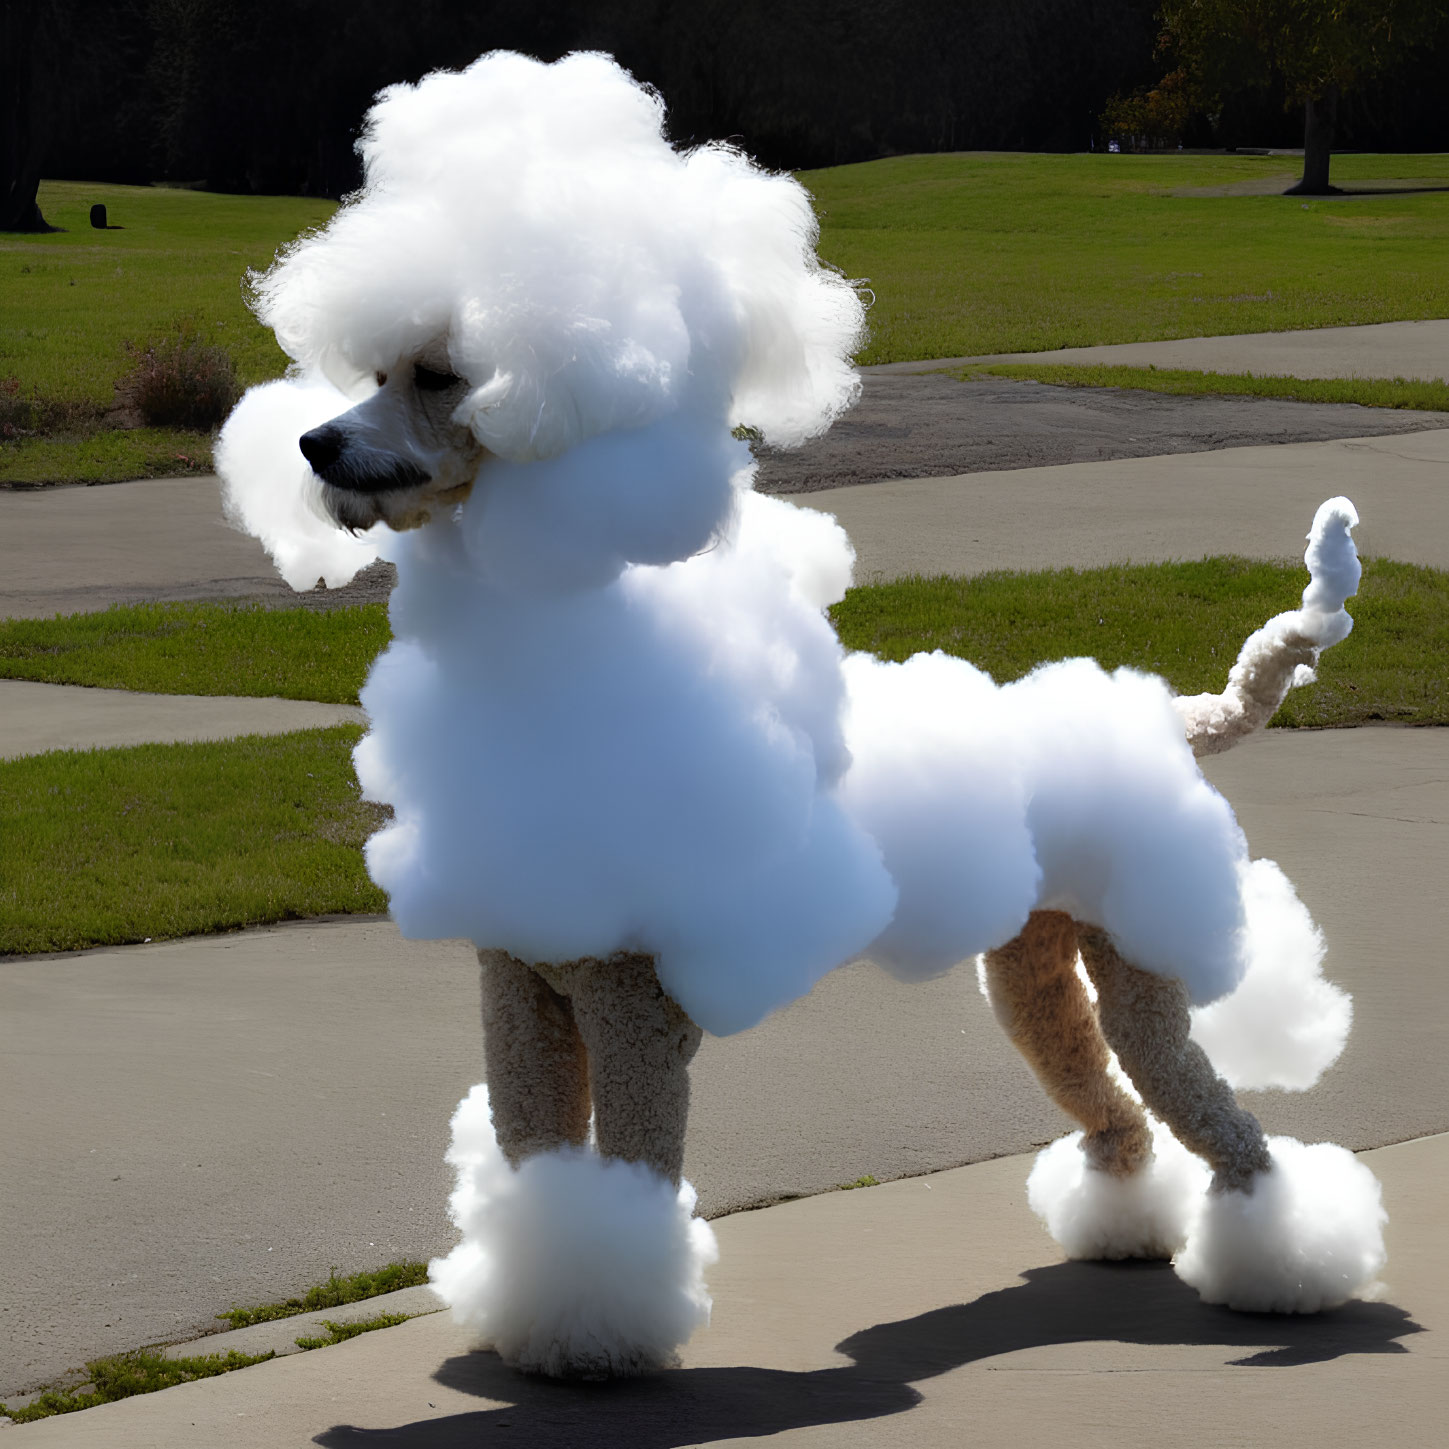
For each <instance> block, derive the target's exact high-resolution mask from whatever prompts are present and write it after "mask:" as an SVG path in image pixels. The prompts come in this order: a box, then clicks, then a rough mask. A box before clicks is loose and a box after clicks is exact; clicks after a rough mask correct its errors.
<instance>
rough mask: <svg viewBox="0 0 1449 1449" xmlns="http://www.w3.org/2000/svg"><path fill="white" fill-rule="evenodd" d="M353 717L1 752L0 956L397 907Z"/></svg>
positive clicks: (191, 933) (156, 938)
mask: <svg viewBox="0 0 1449 1449" xmlns="http://www.w3.org/2000/svg"><path fill="white" fill-rule="evenodd" d="M360 734H361V731H360V730H359V729H357V728H356V727H355V726H340V727H337V728H333V729H323V730H304V731H299V732H298V733H295V734H288V735H277V736H250V737H247V738H245V739H240V740H232V741H228V742H226V743H222V744H210V743H208V744H184V745H139V746H136V747H135V748H131V749H117V750H88V751H59V750H58V751H53V752H51V753H49V754H44V755H35V756H30V757H28V758H23V759H18V760H8V761H4V762H0V955H4V954H6V953H11V952H14V953H21V952H32V951H70V950H76V949H79V948H81V947H85V946H102V945H114V944H119V943H122V942H127V941H144V940H145V939H146V938H147V937H150V938H151V939H152V940H160V939H162V938H165V937H173V936H189V935H196V934H198V933H201V932H206V931H217V930H227V929H230V928H234V927H238V926H245V925H256V924H264V923H267V922H274V921H282V920H289V919H293V918H297V917H305V916H320V915H330V914H333V913H337V912H380V911H384V910H386V909H387V903H386V901H385V899H384V897H383V894H382V892H381V891H379V890H378V889H377V887H376V886H374V885H373V884H372V882H371V881H370V880H369V879H368V878H367V872H366V870H365V869H364V866H363V861H362V854H361V845H362V842H363V841H364V840H365V839H366V838H367V836H368V835H369V834H371V833H372V831H373V830H375V829H376V828H377V826H378V825H379V824H380V822H381V819H382V811H381V810H380V809H379V808H378V807H377V806H374V805H369V804H366V803H365V802H363V801H362V800H360V799H359V798H358V787H357V781H356V778H355V776H354V775H353V772H352V760H351V748H352V746H353V744H355V743H356V741H357V739H358V737H359V735H360Z"/></svg>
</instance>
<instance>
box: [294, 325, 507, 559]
mask: <svg viewBox="0 0 1449 1449" xmlns="http://www.w3.org/2000/svg"><path fill="white" fill-rule="evenodd" d="M376 382H377V391H376V392H375V393H373V395H372V396H371V397H369V398H367V399H366V400H364V401H363V402H360V403H358V404H357V406H356V407H354V408H350V409H349V410H348V411H346V412H344V413H342V414H340V415H339V416H337V417H335V418H332V419H330V420H329V421H327V422H325V423H323V424H321V426H319V427H315V428H312V429H310V430H309V431H308V432H305V433H303V434H302V436H301V439H300V440H299V446H300V447H301V450H302V455H303V457H304V458H306V460H307V464H308V466H309V467H310V468H311V469H312V472H313V473H314V474H315V475H316V477H317V480H318V482H319V483H320V484H321V494H320V498H319V501H320V503H321V505H322V507H323V508H324V509H325V510H326V512H327V513H328V514H329V515H330V516H331V518H332V519H333V520H334V521H335V522H337V523H338V524H340V525H341V526H342V527H343V528H346V529H347V530H348V531H349V532H353V533H355V532H357V531H358V530H360V529H366V528H370V527H371V526H372V525H373V524H374V523H386V524H387V525H389V527H391V528H394V529H397V530H399V531H401V530H403V529H407V528H413V527H416V526H417V525H419V524H422V523H426V522H427V521H428V520H429V518H430V517H431V516H432V514H433V512H434V511H435V510H436V509H437V508H438V507H439V506H446V505H451V504H456V503H461V502H462V501H463V500H464V499H465V498H467V496H468V494H469V493H470V492H471V491H472V488H473V481H474V478H475V477H476V475H477V472H478V468H479V466H480V465H481V463H482V461H483V459H484V458H485V457H486V456H487V450H486V449H485V448H484V447H483V446H482V444H481V443H479V442H478V440H477V438H475V437H474V435H473V433H472V431H471V429H469V428H468V427H467V425H466V424H465V423H463V422H460V421H459V420H458V419H457V417H456V416H455V414H456V413H457V411H458V408H459V407H460V405H461V404H462V403H463V402H464V400H465V399H466V397H467V395H468V393H469V390H470V389H469V385H468V382H467V380H466V379H465V378H462V377H459V376H458V374H457V373H455V372H454V371H453V370H452V366H451V363H450V362H449V359H448V356H447V351H446V347H445V346H444V345H442V344H437V345H434V346H433V347H430V348H425V349H424V350H423V352H422V354H421V355H419V356H415V357H405V358H400V359H399V360H398V361H397V362H396V363H394V364H393V365H392V366H391V367H390V368H389V369H388V370H387V371H386V372H381V371H380V372H378V374H377V377H376Z"/></svg>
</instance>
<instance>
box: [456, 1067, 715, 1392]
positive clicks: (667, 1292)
mask: <svg viewBox="0 0 1449 1449" xmlns="http://www.w3.org/2000/svg"><path fill="white" fill-rule="evenodd" d="M448 1161H449V1162H450V1163H452V1165H453V1166H454V1167H455V1168H456V1169H457V1174H458V1178H457V1187H456V1189H455V1191H454V1192H453V1195H452V1198H451V1199H450V1202H449V1209H450V1212H451V1215H452V1218H453V1221H454V1223H455V1224H456V1225H457V1227H458V1228H459V1230H460V1231H461V1232H462V1234H463V1241H462V1242H461V1243H459V1244H458V1246H457V1247H456V1248H455V1249H454V1250H453V1251H452V1252H451V1253H450V1254H449V1255H448V1256H447V1257H446V1258H439V1259H434V1260H433V1262H432V1263H430V1264H429V1265H428V1271H429V1276H430V1277H431V1279H432V1281H433V1284H434V1286H435V1287H436V1288H437V1290H438V1292H439V1293H440V1294H441V1295H442V1297H443V1299H444V1300H445V1301H446V1302H447V1303H448V1304H449V1305H450V1306H451V1308H452V1310H453V1316H454V1318H456V1319H457V1320H458V1321H459V1322H460V1323H462V1324H464V1325H466V1326H467V1327H469V1328H470V1329H472V1330H473V1332H474V1333H475V1334H476V1335H477V1338H478V1341H479V1342H480V1344H482V1345H484V1346H487V1347H491V1348H494V1349H496V1350H497V1352H498V1354H499V1355H500V1357H502V1358H503V1359H504V1361H505V1362H507V1363H510V1364H513V1365H514V1366H515V1367H517V1368H520V1369H524V1370H527V1371H530V1372H534V1373H542V1374H548V1375H551V1376H553V1377H558V1378H564V1377H587V1378H602V1377H622V1376H628V1375H633V1374H640V1373H647V1372H649V1371H651V1370H653V1369H658V1368H665V1367H669V1366H671V1365H673V1364H674V1363H677V1362H678V1349H679V1347H680V1345H682V1344H683V1343H684V1342H685V1341H686V1340H688V1338H689V1337H690V1335H691V1334H692V1333H693V1332H694V1331H695V1329H697V1328H699V1327H701V1326H702V1325H704V1324H706V1323H708V1321H709V1311H710V1298H709V1294H708V1292H707V1291H706V1289H705V1285H704V1270H705V1268H706V1267H707V1266H708V1265H709V1264H710V1263H712V1262H714V1261H715V1259H716V1258H717V1257H718V1250H717V1248H716V1246H715V1238H714V1234H713V1232H711V1230H710V1227H709V1224H708V1223H706V1222H704V1221H703V1220H702V1219H699V1218H696V1217H694V1216H693V1212H694V1203H695V1194H694V1189H693V1188H692V1187H690V1185H689V1184H688V1183H683V1184H681V1186H680V1187H679V1188H677V1189H676V1188H675V1187H674V1185H673V1184H672V1183H671V1182H670V1181H669V1180H668V1179H667V1178H665V1177H663V1176H661V1175H660V1174H659V1173H658V1172H656V1171H654V1170H653V1169H652V1168H650V1167H647V1166H645V1165H644V1164H643V1163H639V1162H625V1161H623V1160H621V1159H619V1158H607V1157H601V1156H599V1154H598V1153H596V1152H595V1151H593V1150H592V1149H590V1148H586V1147H563V1148H558V1149H555V1150H553V1151H550V1152H542V1153H538V1154H536V1155H534V1156H532V1157H528V1158H526V1159H525V1160H524V1161H523V1162H522V1163H521V1164H520V1166H519V1167H518V1168H517V1170H515V1169H513V1168H511V1167H509V1165H508V1163H507V1162H506V1161H505V1160H504V1158H503V1155H502V1153H501V1152H500V1151H499V1150H498V1147H497V1144H496V1143H495V1141H494V1137H493V1127H492V1123H491V1121H490V1119H489V1113H488V1094H487V1091H486V1089H485V1088H483V1087H481V1086H479V1087H474V1088H473V1090H472V1092H470V1093H469V1095H468V1096H467V1097H466V1098H465V1099H464V1101H463V1102H462V1103H461V1104H460V1106H459V1108H458V1110H457V1112H456V1113H455V1114H454V1117H453V1142H452V1146H451V1147H450V1149H449V1152H448Z"/></svg>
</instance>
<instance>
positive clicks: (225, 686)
mask: <svg viewBox="0 0 1449 1449" xmlns="http://www.w3.org/2000/svg"><path fill="white" fill-rule="evenodd" d="M389 637H390V631H389V627H388V622H387V611H386V609H385V608H384V607H383V606H382V605H381V604H354V605H349V606H347V607H344V608H340V609H331V610H326V611H315V612H314V611H313V610H311V609H268V608H265V607H262V606H260V605H254V604H127V605H115V606H113V607H111V608H109V609H106V610H103V611H101V612H98V613H91V614H68V615H57V616H56V617H55V618H53V619H6V620H0V679H33V680H39V681H42V682H44V683H48V684H87V685H94V686H98V687H101V688H105V689H133V690H141V691H145V692H148V693H153V694H240V695H253V696H257V695H278V696H280V697H281V698H283V699H313V700H321V701H322V702H324V703H330V704H356V703H357V692H358V690H359V689H360V688H361V687H362V682H363V680H364V679H365V678H366V676H367V670H368V668H369V666H370V665H371V663H372V661H373V659H374V658H376V656H377V655H378V653H379V652H380V651H381V650H382V649H383V648H384V646H385V645H386V644H387V642H388V639H389Z"/></svg>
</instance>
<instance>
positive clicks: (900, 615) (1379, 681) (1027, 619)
mask: <svg viewBox="0 0 1449 1449" xmlns="http://www.w3.org/2000/svg"><path fill="white" fill-rule="evenodd" d="M1307 582H1308V575H1307V571H1306V570H1305V569H1304V568H1303V567H1302V566H1301V565H1293V564H1286V563H1285V564H1275V563H1259V562H1251V561H1249V560H1246V559H1234V558H1214V559H1204V560H1202V561H1200V562H1197V563H1174V564H1152V565H1135V566H1130V567H1129V566H1126V565H1122V566H1117V567H1112V568H1101V569H1087V570H1080V571H1079V570H1076V569H1062V570H1052V571H1048V572H1041V573H1027V574H1014V573H998V574H983V575H981V576H979V577H977V578H972V579H959V578H930V579H920V578H916V579H902V580H898V581H896V582H894V583H888V584H879V585H875V586H873V587H871V588H863V589H852V590H851V591H850V593H848V594H847V595H846V597H845V598H844V600H843V601H842V602H841V603H839V604H837V605H836V606H835V608H834V609H833V610H832V611H831V615H832V618H833V619H834V621H835V625H836V627H837V629H838V630H839V632H840V636H841V639H842V640H843V641H844V642H845V643H846V645H847V646H848V647H849V648H852V649H868V650H871V651H872V652H874V653H876V654H878V655H880V656H881V657H882V658H885V659H895V660H900V659H905V658H907V657H909V656H910V655H911V654H914V653H916V652H917V651H918V650H922V649H926V650H930V649H941V650H944V651H945V652H946V653H948V654H955V655H959V656H961V657H963V658H966V659H969V660H970V661H971V662H972V663H973V664H976V665H977V666H979V667H980V668H982V669H984V670H986V671H987V673H989V674H991V675H992V676H993V677H994V678H995V679H997V680H998V681H1001V682H1005V681H1007V680H1011V679H1019V678H1020V677H1021V676H1022V675H1023V674H1026V673H1027V672H1028V671H1029V670H1030V669H1032V668H1033V667H1034V666H1035V665H1037V664H1039V663H1042V662H1046V661H1049V660H1055V659H1066V658H1071V657H1074V656H1080V655H1089V656H1091V657H1092V658H1095V659H1097V660H1099V661H1100V662H1101V663H1102V664H1103V665H1104V666H1106V667H1107V668H1108V669H1113V668H1116V667H1118V666H1119V665H1124V664H1125V665H1131V666H1133V667H1134V668H1138V669H1145V670H1149V671H1151V672H1152V673H1154V674H1160V675H1162V676H1163V677H1164V678H1165V679H1166V680H1167V681H1168V682H1169V683H1170V684H1171V685H1172V686H1173V688H1174V689H1176V690H1177V691H1178V692H1179V693H1182V694H1198V693H1202V692H1205V691H1218V690H1221V689H1222V688H1223V687H1224V686H1225V685H1226V683H1227V676H1228V670H1229V669H1230V668H1231V667H1232V663H1233V661H1234V659H1236V658H1237V653H1238V649H1239V647H1240V646H1241V644H1242V642H1243V640H1244V639H1245V638H1247V636H1248V635H1249V634H1250V633H1251V632H1252V631H1253V630H1254V629H1256V628H1258V627H1259V626H1260V625H1262V624H1263V623H1265V622H1266V621H1267V620H1268V619H1269V618H1270V617H1271V616H1272V615H1274V614H1276V613H1280V612H1282V611H1283V610H1285V609H1291V608H1296V607H1297V605H1298V602H1299V596H1300V595H1301V593H1302V590H1303V587H1304V585H1305V584H1306V583H1307ZM1348 607H1349V612H1350V613H1351V614H1352V615H1353V616H1354V619H1355V621H1356V622H1355V628H1354V631H1353V633H1352V634H1351V635H1349V637H1348V639H1347V640H1345V641H1344V642H1343V643H1342V644H1339V645H1337V646H1335V647H1334V648H1332V649H1329V650H1327V651H1326V652H1325V653H1324V655H1323V658H1322V662H1321V663H1320V666H1319V670H1318V682H1317V683H1316V684H1312V685H1309V686H1307V687H1306V688H1303V689H1295V690H1294V691H1293V692H1292V693H1290V694H1289V696H1288V698H1287V700H1286V701H1285V702H1284V705H1283V707H1282V709H1280V710H1279V711H1278V713H1277V715H1275V716H1274V718H1273V724H1274V725H1276V726H1280V727H1281V726H1327V725H1335V726H1339V725H1355V724H1367V723H1371V722H1380V721H1393V722H1397V723H1403V724H1416V725H1429V724H1433V725H1442V724H1449V682H1446V675H1445V671H1444V668H1443V661H1444V660H1445V659H1446V658H1449V573H1445V572H1443V571H1441V570H1437V569H1428V568H1420V567H1418V566H1416V565H1412V564H1402V563H1393V562H1390V561H1388V560H1382V559H1380V560H1370V561H1369V562H1367V563H1366V564H1365V566H1364V575H1363V583H1362V586H1361V588H1360V590H1359V594H1358V597H1357V598H1356V599H1354V600H1352V601H1350V603H1349V606H1348Z"/></svg>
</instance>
